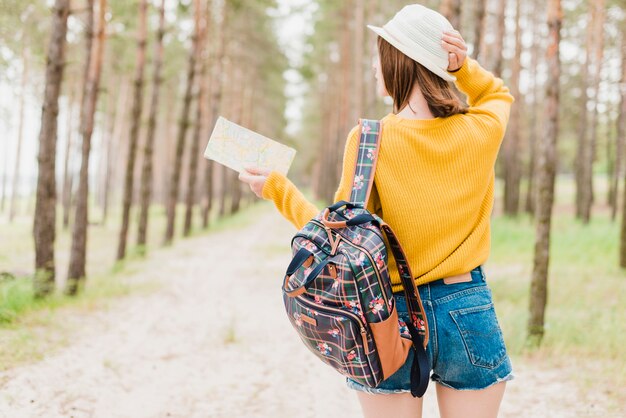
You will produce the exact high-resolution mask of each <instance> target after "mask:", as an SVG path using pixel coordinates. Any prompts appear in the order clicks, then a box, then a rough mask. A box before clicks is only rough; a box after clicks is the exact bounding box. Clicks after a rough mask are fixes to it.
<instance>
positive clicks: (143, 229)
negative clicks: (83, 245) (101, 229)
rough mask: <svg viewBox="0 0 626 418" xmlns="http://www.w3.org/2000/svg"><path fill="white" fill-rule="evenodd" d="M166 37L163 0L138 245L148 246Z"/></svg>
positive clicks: (157, 40)
mask: <svg viewBox="0 0 626 418" xmlns="http://www.w3.org/2000/svg"><path fill="white" fill-rule="evenodd" d="M164 35H165V0H161V6H160V8H159V29H158V30H157V37H156V44H155V45H154V57H155V58H154V73H153V77H152V99H151V100H150V116H149V117H148V132H147V134H146V144H145V148H144V152H143V155H144V157H143V167H142V170H141V213H140V215H139V230H138V233H137V245H139V246H140V247H144V248H145V246H146V243H147V241H148V240H147V235H148V212H149V209H150V200H151V198H152V182H153V178H152V164H153V161H152V160H153V157H152V155H153V148H154V137H155V134H156V124H157V123H156V118H157V113H158V110H159V91H160V89H161V67H162V64H163V36H164Z"/></svg>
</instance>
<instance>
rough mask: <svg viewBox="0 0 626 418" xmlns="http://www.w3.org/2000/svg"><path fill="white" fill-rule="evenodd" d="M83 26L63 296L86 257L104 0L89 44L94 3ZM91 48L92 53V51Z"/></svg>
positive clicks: (72, 290)
mask: <svg viewBox="0 0 626 418" xmlns="http://www.w3.org/2000/svg"><path fill="white" fill-rule="evenodd" d="M87 4H88V12H87V25H85V41H86V55H87V58H86V60H85V94H84V96H83V103H82V107H81V120H80V133H81V137H82V158H81V165H80V175H79V180H78V191H77V194H76V216H75V219H74V228H73V231H72V248H71V252H70V265H69V269H68V275H67V284H66V288H65V293H66V294H68V295H75V294H76V293H77V292H78V288H79V286H80V285H81V282H83V281H84V280H85V276H86V272H85V264H86V261H87V260H86V254H87V227H88V225H89V212H88V210H89V202H88V198H89V153H90V151H91V135H92V133H93V127H94V119H95V113H96V103H97V101H98V92H99V83H100V72H101V70H102V58H103V55H104V41H105V22H106V21H105V13H106V0H99V8H98V35H97V39H96V42H93V24H94V22H93V17H94V16H93V15H94V12H93V9H94V1H93V0H88V3H87ZM92 48H93V51H92Z"/></svg>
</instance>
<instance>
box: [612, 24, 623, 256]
mask: <svg viewBox="0 0 626 418" xmlns="http://www.w3.org/2000/svg"><path fill="white" fill-rule="evenodd" d="M624 26H626V25H622V28H621V42H622V78H621V80H620V85H621V86H626V28H624ZM625 148H626V89H625V88H622V89H621V90H620V105H619V113H618V116H617V141H616V150H615V165H614V167H613V180H612V181H611V189H612V190H613V192H612V193H613V199H612V201H611V219H613V220H614V219H615V217H616V215H617V200H618V199H617V195H618V194H619V175H620V172H621V170H622V163H623V161H624V151H625V150H626V149H625ZM624 184H625V186H624V189H625V190H626V183H624ZM625 193H626V191H625ZM622 228H626V226H622ZM622 233H623V234H626V230H624V229H623V230H622ZM623 239H624V240H626V235H625V236H624V238H623ZM622 254H623V256H622V258H623V260H624V264H623V265H622V267H626V242H624V243H623V248H622Z"/></svg>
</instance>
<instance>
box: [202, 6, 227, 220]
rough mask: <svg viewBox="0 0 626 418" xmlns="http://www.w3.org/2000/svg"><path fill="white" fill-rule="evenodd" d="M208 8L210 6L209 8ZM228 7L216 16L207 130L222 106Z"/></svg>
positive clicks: (209, 192)
mask: <svg viewBox="0 0 626 418" xmlns="http://www.w3.org/2000/svg"><path fill="white" fill-rule="evenodd" d="M209 9H210V8H209ZM227 11H228V9H227V8H226V7H223V8H222V13H221V15H220V16H219V17H218V20H217V22H216V25H215V26H216V27H215V31H216V34H215V39H216V40H215V50H216V52H215V56H214V57H213V62H212V65H211V94H210V96H209V100H210V105H209V116H208V120H209V121H210V127H211V129H210V130H209V132H211V131H212V130H213V127H214V126H215V122H216V121H217V117H218V116H219V113H220V109H221V106H222V91H223V89H224V86H223V84H224V77H223V75H222V65H223V60H224V55H225V53H226V49H225V44H226V42H224V33H225V27H226V26H225V25H226V19H227V18H228V14H227ZM213 167H214V164H213V161H212V160H207V162H206V166H205V170H204V185H205V187H206V189H205V193H206V198H205V204H204V207H203V208H202V227H203V228H207V227H208V226H209V221H210V216H211V208H212V206H213V173H214V168H213Z"/></svg>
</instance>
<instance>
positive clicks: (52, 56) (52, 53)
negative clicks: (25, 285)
mask: <svg viewBox="0 0 626 418" xmlns="http://www.w3.org/2000/svg"><path fill="white" fill-rule="evenodd" d="M52 13H53V14H52V31H51V35H50V41H49V43H48V54H47V59H46V81H45V92H44V103H43V106H42V111H41V128H40V130H39V154H38V157H37V160H38V164H39V171H38V175H37V199H36V203H35V215H34V227H33V237H34V240H35V280H34V296H35V297H37V298H40V297H43V296H46V295H48V294H50V293H52V291H53V290H54V276H55V265H54V240H55V220H56V181H55V160H56V146H57V117H58V114H59V93H60V92H61V83H62V81H63V68H64V66H65V35H66V34H67V17H68V15H69V13H70V2H69V0H56V1H55V3H54V8H53V9H52Z"/></svg>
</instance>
